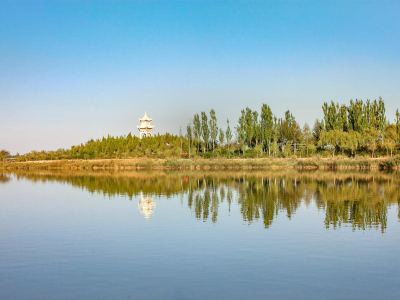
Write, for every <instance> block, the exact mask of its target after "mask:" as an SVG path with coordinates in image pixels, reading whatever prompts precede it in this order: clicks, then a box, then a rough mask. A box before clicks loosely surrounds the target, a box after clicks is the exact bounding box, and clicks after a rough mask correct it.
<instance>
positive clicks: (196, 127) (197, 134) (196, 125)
mask: <svg viewBox="0 0 400 300" xmlns="http://www.w3.org/2000/svg"><path fill="white" fill-rule="evenodd" d="M193 136H194V140H195V143H196V152H199V150H200V149H199V146H200V138H201V122H200V116H199V115H198V114H195V115H194V117H193Z"/></svg>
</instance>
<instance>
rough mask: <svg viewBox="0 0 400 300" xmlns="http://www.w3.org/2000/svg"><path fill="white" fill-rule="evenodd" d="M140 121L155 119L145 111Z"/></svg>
mask: <svg viewBox="0 0 400 300" xmlns="http://www.w3.org/2000/svg"><path fill="white" fill-rule="evenodd" d="M139 121H153V119H152V118H150V117H149V116H148V115H147V112H145V113H144V116H143V117H142V118H141V119H139Z"/></svg>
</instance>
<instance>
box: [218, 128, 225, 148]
mask: <svg viewBox="0 0 400 300" xmlns="http://www.w3.org/2000/svg"><path fill="white" fill-rule="evenodd" d="M224 142H225V133H224V131H223V130H222V128H220V129H219V144H220V145H223V144H224Z"/></svg>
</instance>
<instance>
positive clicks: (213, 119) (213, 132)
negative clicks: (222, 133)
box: [209, 109, 218, 151]
mask: <svg viewBox="0 0 400 300" xmlns="http://www.w3.org/2000/svg"><path fill="white" fill-rule="evenodd" d="M209 123H210V136H211V143H212V149H213V151H214V148H215V145H216V144H217V137H218V126H217V115H216V113H215V110H214V109H211V111H210V122H209Z"/></svg>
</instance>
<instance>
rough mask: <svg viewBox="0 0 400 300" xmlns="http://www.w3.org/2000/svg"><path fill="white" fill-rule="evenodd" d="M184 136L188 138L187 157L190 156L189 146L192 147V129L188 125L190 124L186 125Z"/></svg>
mask: <svg viewBox="0 0 400 300" xmlns="http://www.w3.org/2000/svg"><path fill="white" fill-rule="evenodd" d="M186 138H187V140H188V145H189V158H190V153H191V148H192V143H193V130H192V126H190V125H187V126H186Z"/></svg>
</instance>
